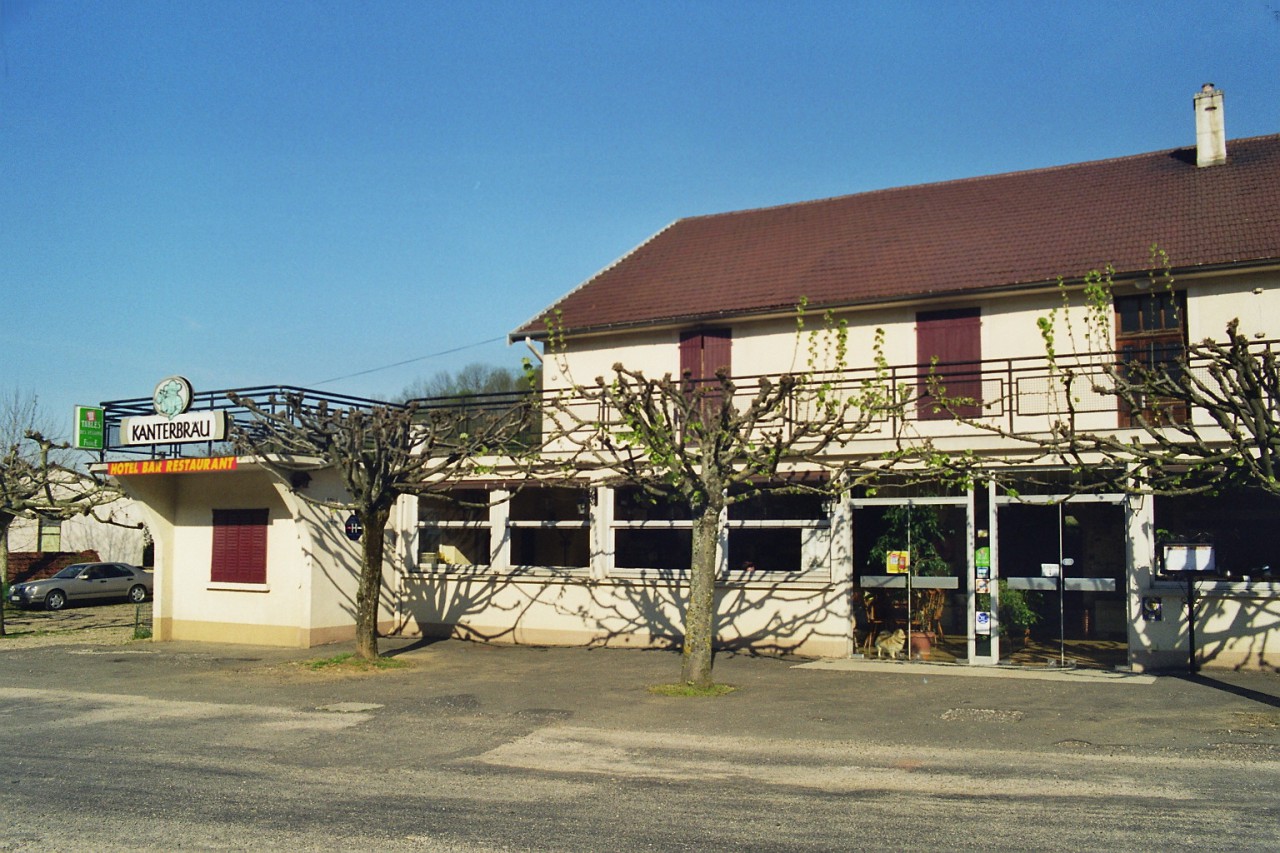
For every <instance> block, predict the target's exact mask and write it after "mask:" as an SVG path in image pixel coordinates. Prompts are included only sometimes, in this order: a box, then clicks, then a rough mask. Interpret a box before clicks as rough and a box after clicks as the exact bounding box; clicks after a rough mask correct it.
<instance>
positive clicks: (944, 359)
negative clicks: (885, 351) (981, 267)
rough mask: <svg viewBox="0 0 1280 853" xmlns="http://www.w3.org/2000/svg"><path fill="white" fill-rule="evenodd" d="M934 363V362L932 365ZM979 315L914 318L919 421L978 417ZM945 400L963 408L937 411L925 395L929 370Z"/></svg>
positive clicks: (963, 312)
mask: <svg viewBox="0 0 1280 853" xmlns="http://www.w3.org/2000/svg"><path fill="white" fill-rule="evenodd" d="M935 359H936V361H935ZM981 361H982V314H981V311H980V310H979V309H977V308H955V309H951V310H947V311H921V312H920V313H919V314H917V315H916V363H917V364H918V365H919V366H920V375H921V382H920V408H919V417H920V418H922V419H925V420H938V419H946V418H950V417H952V416H953V414H952V411H954V414H956V415H959V416H961V417H977V416H978V415H980V414H981V413H982V364H981ZM931 365H932V372H933V375H934V377H936V379H937V381H938V382H939V383H940V384H941V385H942V387H943V389H944V390H945V392H946V396H947V397H948V398H951V399H953V400H954V399H956V398H965V399H966V400H967V401H969V402H967V403H966V404H964V405H953V406H952V407H951V410H939V409H938V408H937V407H936V406H935V405H934V403H933V400H932V398H931V397H930V395H929V393H928V391H929V388H928V380H927V379H926V377H927V376H928V375H929V372H930V366H931Z"/></svg>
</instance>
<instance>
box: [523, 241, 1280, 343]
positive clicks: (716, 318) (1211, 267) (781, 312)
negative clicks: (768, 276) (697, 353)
mask: <svg viewBox="0 0 1280 853" xmlns="http://www.w3.org/2000/svg"><path fill="white" fill-rule="evenodd" d="M1241 269H1248V270H1251V271H1256V272H1270V271H1276V270H1280V258H1260V259H1253V260H1248V261H1232V262H1229V263H1222V264H1204V265H1201V266H1191V267H1172V268H1170V270H1169V274H1170V275H1172V276H1173V277H1174V278H1180V277H1197V278H1198V277H1201V276H1204V275H1212V274H1214V273H1221V272H1231V271H1235V270H1241ZM1149 272H1150V270H1145V269H1144V270H1127V271H1123V272H1117V273H1116V274H1115V275H1114V276H1113V279H1114V280H1115V281H1116V282H1117V283H1120V284H1128V283H1132V282H1136V281H1138V280H1140V279H1145V278H1146V277H1147V275H1148V273H1149ZM1059 282H1061V283H1062V285H1063V286H1066V287H1069V288H1078V287H1082V286H1084V276H1083V275H1078V276H1072V277H1070V278H1067V277H1063V278H1061V279H1058V278H1054V279H1044V280H1040V281H1031V282H1015V283H1011V284H1003V285H996V286H994V287H983V288H981V289H975V290H951V291H945V292H934V293H915V294H909V295H904V296H898V297H892V298H880V299H867V300H858V301H853V302H831V303H822V304H818V303H810V304H809V305H808V306H807V308H808V309H809V310H811V311H812V310H823V311H826V310H832V311H844V310H852V309H869V308H879V307H882V306H884V307H887V306H901V305H912V304H931V303H938V302H945V301H963V300H971V299H972V298H973V297H974V296H987V295H993V296H1007V295H1012V294H1022V293H1034V292H1035V291H1038V290H1056V289H1057V288H1058V286H1059ZM794 315H795V306H791V307H789V308H783V307H782V306H769V307H766V308H757V309H752V310H744V311H713V312H710V313H706V314H686V315H684V316H681V317H655V318H653V319H650V320H636V321H633V322H628V323H602V324H600V325H596V326H581V327H572V328H570V329H569V331H571V332H572V333H573V334H574V335H575V336H584V335H585V336H592V337H595V336H599V335H609V334H616V333H619V332H637V331H644V330H652V329H664V328H670V329H675V328H687V327H689V326H691V325H698V324H700V323H711V322H722V321H724V320H726V319H729V318H735V319H737V318H740V319H744V320H769V319H779V318H786V317H792V316H794ZM549 335H550V333H549V332H547V331H546V330H543V331H534V330H524V329H521V330H517V331H514V332H511V333H510V334H508V335H507V340H508V341H509V342H510V343H515V342H516V341H519V340H534V341H545V340H546V339H547V338H548V337H549Z"/></svg>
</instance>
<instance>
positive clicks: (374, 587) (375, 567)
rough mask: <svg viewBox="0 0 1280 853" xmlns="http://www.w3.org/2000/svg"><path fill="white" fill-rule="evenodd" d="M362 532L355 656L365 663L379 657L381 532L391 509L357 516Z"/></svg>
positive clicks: (361, 512) (384, 508) (385, 525)
mask: <svg viewBox="0 0 1280 853" xmlns="http://www.w3.org/2000/svg"><path fill="white" fill-rule="evenodd" d="M356 515H357V517H358V518H359V519H360V524H361V525H362V526H363V527H364V533H363V534H362V537H361V540H360V546H361V548H360V552H361V565H360V585H359V588H358V589H357V591H356V654H358V655H359V656H360V657H362V658H364V659H365V660H375V659H376V658H377V657H378V604H379V599H380V598H381V594H382V546H383V531H384V530H385V529H386V527H387V519H388V518H390V517H391V508H390V507H375V508H373V509H370V510H361V511H359V512H357V513H356Z"/></svg>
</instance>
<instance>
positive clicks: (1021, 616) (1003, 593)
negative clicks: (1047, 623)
mask: <svg viewBox="0 0 1280 853" xmlns="http://www.w3.org/2000/svg"><path fill="white" fill-rule="evenodd" d="M1041 599H1042V596H1041V594H1040V593H1038V592H1035V591H1033V590H1025V589H1014V588H1013V587H1011V586H1009V582H1008V581H1004V580H1002V581H1000V625H1001V627H1002V628H1003V629H1005V630H1012V629H1014V628H1019V629H1022V630H1024V631H1025V630H1027V629H1030V628H1033V627H1035V626H1036V625H1037V624H1039V622H1040V618H1041V617H1040V612H1039V610H1038V608H1039V607H1040V606H1041V605H1042V604H1043V602H1042V601H1041Z"/></svg>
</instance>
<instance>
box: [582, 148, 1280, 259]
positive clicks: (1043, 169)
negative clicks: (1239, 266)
mask: <svg viewBox="0 0 1280 853" xmlns="http://www.w3.org/2000/svg"><path fill="white" fill-rule="evenodd" d="M1260 139H1280V133H1264V134H1260V135H1258V136H1244V137H1240V138H1239V139H1229V140H1227V151H1228V156H1229V155H1230V151H1231V145H1233V144H1237V145H1238V144H1240V143H1243V142H1256V141H1257V140H1260ZM1194 150H1195V145H1179V146H1177V147H1174V148H1162V149H1159V150H1157V151H1144V152H1142V153H1140V154H1125V155H1122V156H1119V157H1103V158H1102V159H1099V160H1085V161H1083V162H1080V163H1063V164H1061V165H1058V166H1040V167H1037V168H1035V169H1019V170H1017V171H1013V172H996V173H994V174H990V175H970V176H969V177H965V178H948V179H947V180H944V181H930V182H928V183H923V184H906V185H905V186H897V187H881V188H880V189H875V190H863V191H862V192H855V193H844V194H842V195H833V196H826V197H825V198H813V199H805V200H803V201H790V202H783V203H782V204H769V205H763V206H761V207H747V208H742V209H740V210H723V211H719V212H717V213H701V214H697V215H694V216H685V217H681V218H680V219H677V220H676V222H674V223H672V225H674V224H676V223H679V222H694V221H698V220H703V219H717V218H719V217H728V216H741V215H745V214H750V213H763V212H766V211H776V210H786V209H787V208H792V207H807V206H810V205H819V204H829V203H831V202H835V201H845V200H846V199H852V198H865V197H867V196H873V195H885V194H888V193H901V192H906V191H908V190H920V189H929V188H933V187H945V186H951V185H958V184H967V183H976V182H978V181H993V180H998V179H1000V178H1009V177H1013V176H1015V175H1038V174H1046V173H1049V172H1063V171H1067V170H1069V169H1080V168H1084V167H1088V166H1100V165H1103V164H1107V163H1121V162H1124V161H1127V160H1140V159H1142V158H1145V157H1157V156H1160V155H1164V156H1168V155H1170V154H1174V153H1176V152H1179V151H1194ZM1228 162H1229V161H1228ZM670 227H671V225H668V226H667V228H670ZM667 228H664V229H662V230H663V231H665V230H667ZM658 233H659V234H660V233H662V232H661V231H660V232H658ZM654 236H657V235H656V234H655V235H654ZM651 239H652V238H651ZM646 242H648V241H646ZM641 245H643V244H641ZM637 248H638V247H637ZM606 269H608V268H607V267H606ZM601 272H604V270H601ZM597 275H599V273H597ZM588 281H590V279H588Z"/></svg>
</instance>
